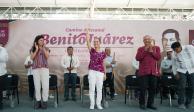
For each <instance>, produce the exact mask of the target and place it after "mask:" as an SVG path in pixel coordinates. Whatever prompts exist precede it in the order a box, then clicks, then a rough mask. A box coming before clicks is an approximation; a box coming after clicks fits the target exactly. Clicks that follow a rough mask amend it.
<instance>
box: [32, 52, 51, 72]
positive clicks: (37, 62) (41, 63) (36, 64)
mask: <svg viewBox="0 0 194 112" xmlns="http://www.w3.org/2000/svg"><path fill="white" fill-rule="evenodd" d="M36 68H48V62H47V59H46V56H45V53H44V50H43V49H40V50H38V52H37V54H36V56H35V57H34V60H33V65H32V69H36Z"/></svg>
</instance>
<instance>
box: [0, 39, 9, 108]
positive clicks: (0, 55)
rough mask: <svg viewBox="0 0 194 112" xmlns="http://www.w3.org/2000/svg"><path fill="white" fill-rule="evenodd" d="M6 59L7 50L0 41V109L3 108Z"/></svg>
mask: <svg viewBox="0 0 194 112" xmlns="http://www.w3.org/2000/svg"><path fill="white" fill-rule="evenodd" d="M7 61H8V53H7V50H6V49H5V48H4V47H3V43H0V110H2V109H3V102H2V100H3V89H4V88H5V87H4V85H5V82H6V73H7V69H6V62H7Z"/></svg>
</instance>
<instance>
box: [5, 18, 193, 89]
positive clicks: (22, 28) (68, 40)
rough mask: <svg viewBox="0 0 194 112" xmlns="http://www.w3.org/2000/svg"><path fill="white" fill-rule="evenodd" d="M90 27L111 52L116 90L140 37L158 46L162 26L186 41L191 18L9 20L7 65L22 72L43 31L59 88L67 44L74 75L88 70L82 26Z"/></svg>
mask: <svg viewBox="0 0 194 112" xmlns="http://www.w3.org/2000/svg"><path fill="white" fill-rule="evenodd" d="M88 26H90V34H91V37H94V36H101V37H102V48H103V49H104V47H111V48H112V54H113V52H115V54H116V61H117V68H116V69H115V83H116V84H115V86H116V88H117V91H119V92H120V91H122V90H123V88H124V77H125V76H126V75H129V74H134V70H133V68H132V66H131V61H132V59H133V58H134V56H135V54H136V50H137V48H138V47H140V46H142V45H143V42H142V37H143V36H144V35H147V34H148V35H151V36H153V38H154V39H155V41H156V45H158V46H160V47H161V51H162V50H163V48H162V41H161V40H162V33H163V32H164V31H165V30H166V29H175V30H177V31H178V32H179V37H180V39H181V41H182V43H183V44H188V42H189V38H188V37H189V30H190V29H194V22H191V21H135V20H134V21H133V20H131V21H127V20H126V21H120V20H111V21H108V20H107V21H105V20H92V21H89V20H69V21H68V20H65V21H56V20H16V21H12V22H11V23H9V41H8V44H7V45H6V48H7V50H8V53H9V62H8V65H7V68H8V70H9V71H10V72H14V73H17V74H20V75H21V76H23V75H24V74H25V73H26V70H25V68H24V64H23V63H24V61H25V58H26V56H27V55H28V54H29V49H30V48H31V47H32V44H33V41H34V38H35V36H36V35H39V34H44V35H45V41H46V43H47V47H49V48H50V50H51V53H50V58H49V69H50V73H54V74H57V75H58V77H59V79H60V80H59V86H60V87H63V83H62V82H63V68H62V67H61V65H60V61H61V57H62V55H64V54H66V48H67V47H68V46H73V47H74V53H75V54H76V55H78V56H79V59H80V61H81V66H80V68H79V72H78V74H79V75H80V76H83V75H85V74H87V73H88V62H89V53H88V49H87V48H86V40H85V31H84V30H85V28H87V27H88Z"/></svg>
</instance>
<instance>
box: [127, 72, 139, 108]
mask: <svg viewBox="0 0 194 112" xmlns="http://www.w3.org/2000/svg"><path fill="white" fill-rule="evenodd" d="M138 88H139V86H138V79H137V76H136V75H128V76H126V77H125V104H126V100H127V97H128V99H129V100H130V99H132V95H133V90H136V89H138ZM129 91H130V94H129ZM127 94H128V96H127Z"/></svg>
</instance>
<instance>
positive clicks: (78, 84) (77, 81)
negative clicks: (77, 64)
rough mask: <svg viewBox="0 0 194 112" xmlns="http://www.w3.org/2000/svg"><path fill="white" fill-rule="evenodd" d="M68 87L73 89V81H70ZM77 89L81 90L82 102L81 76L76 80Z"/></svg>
mask: <svg viewBox="0 0 194 112" xmlns="http://www.w3.org/2000/svg"><path fill="white" fill-rule="evenodd" d="M68 87H69V88H72V85H71V80H70V81H68ZM75 88H79V90H80V100H81V83H80V77H79V76H77V78H76V87H75Z"/></svg>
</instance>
